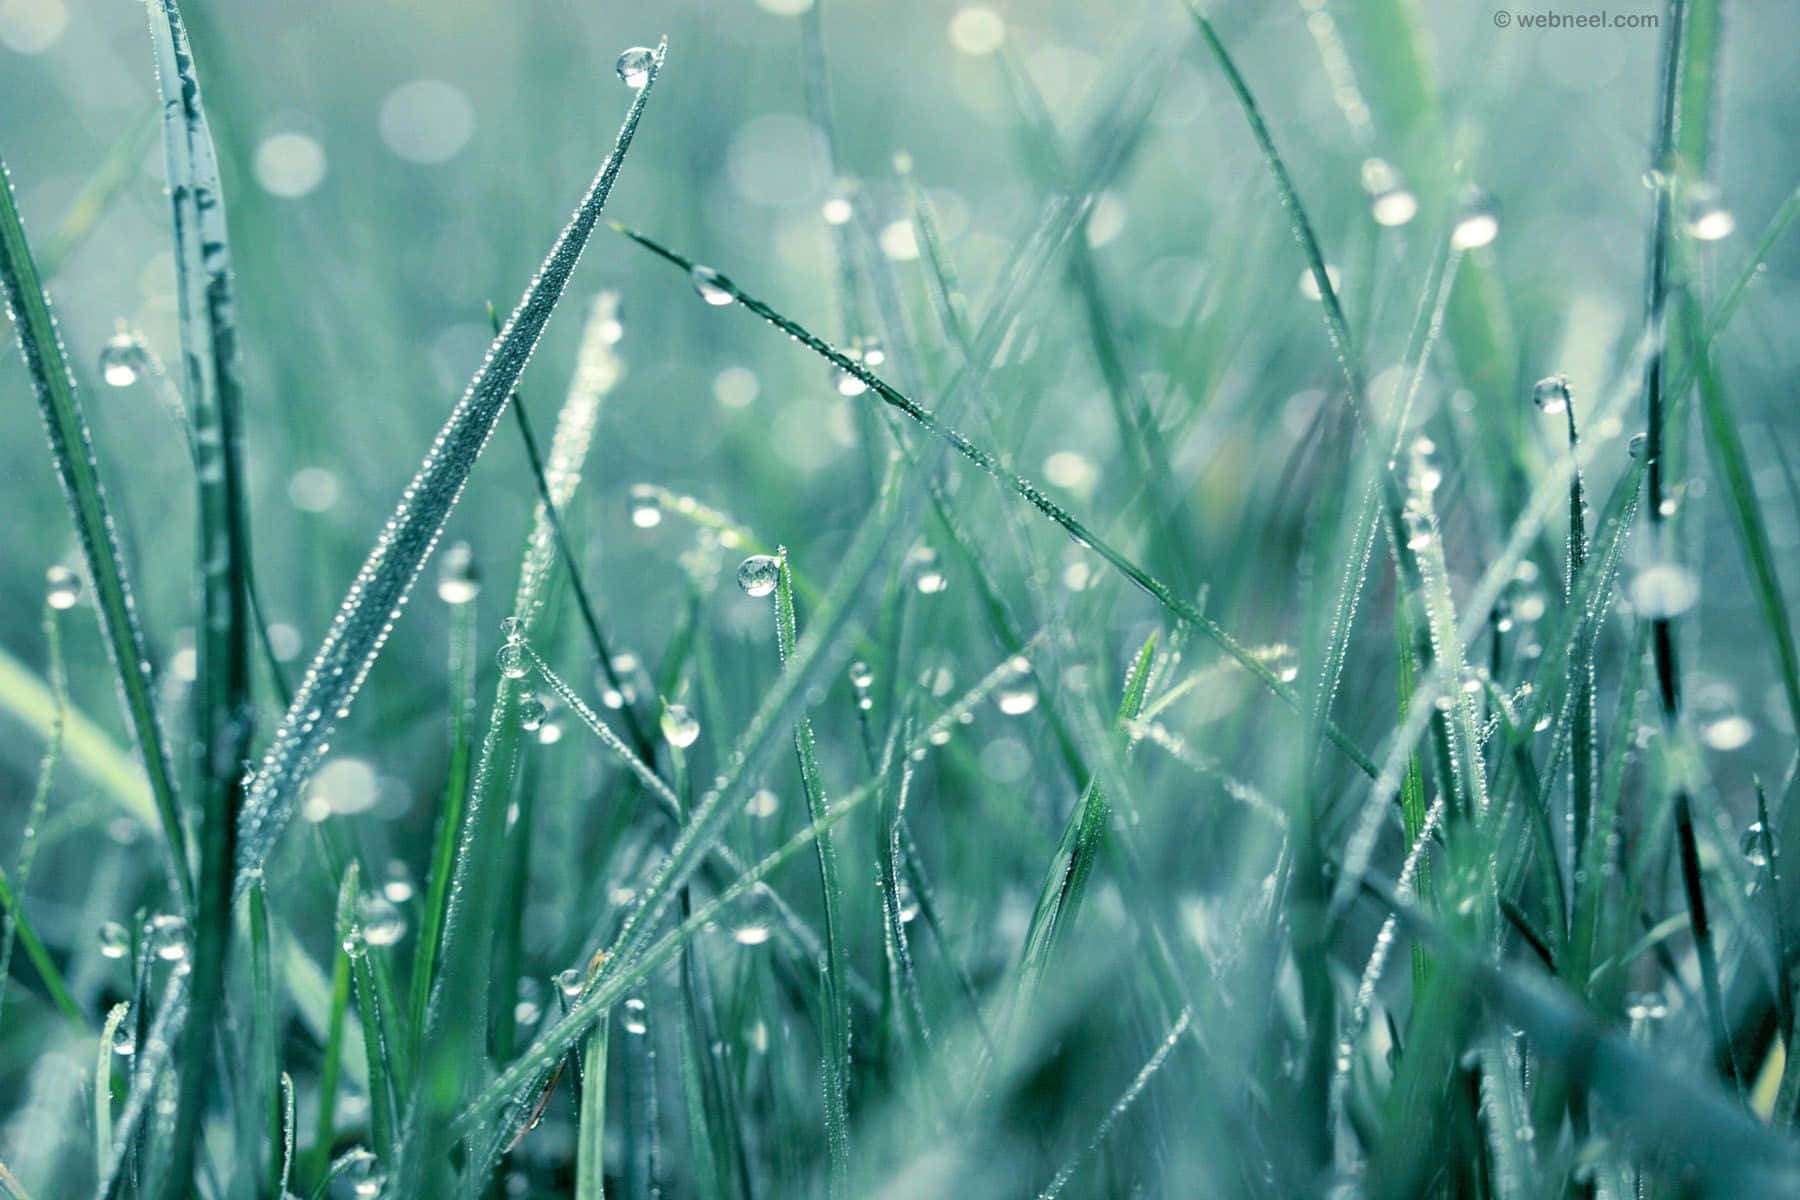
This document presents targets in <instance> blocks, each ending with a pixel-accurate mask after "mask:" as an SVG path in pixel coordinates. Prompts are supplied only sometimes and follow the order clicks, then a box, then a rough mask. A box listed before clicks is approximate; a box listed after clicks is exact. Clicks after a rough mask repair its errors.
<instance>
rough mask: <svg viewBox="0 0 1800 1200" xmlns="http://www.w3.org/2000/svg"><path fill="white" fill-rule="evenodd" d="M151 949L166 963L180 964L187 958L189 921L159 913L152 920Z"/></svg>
mask: <svg viewBox="0 0 1800 1200" xmlns="http://www.w3.org/2000/svg"><path fill="white" fill-rule="evenodd" d="M150 949H151V950H153V951H154V952H155V953H156V957H158V958H160V959H162V960H163V961H165V962H180V961H181V960H182V959H184V958H186V957H187V956H188V923H187V919H186V918H184V917H181V916H177V915H176V914H175V913H158V914H157V915H156V916H154V917H152V918H150Z"/></svg>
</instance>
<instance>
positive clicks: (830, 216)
mask: <svg viewBox="0 0 1800 1200" xmlns="http://www.w3.org/2000/svg"><path fill="white" fill-rule="evenodd" d="M819 215H820V216H822V217H824V218H825V223H826V224H827V225H848V224H849V223H850V218H851V217H854V216H855V215H856V209H855V207H854V206H852V205H851V203H850V198H849V197H848V196H831V197H828V198H827V199H826V201H825V203H824V204H822V205H820V206H819Z"/></svg>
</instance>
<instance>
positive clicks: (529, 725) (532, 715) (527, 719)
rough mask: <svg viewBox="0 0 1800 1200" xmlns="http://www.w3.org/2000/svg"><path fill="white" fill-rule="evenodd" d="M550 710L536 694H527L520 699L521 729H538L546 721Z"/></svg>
mask: <svg viewBox="0 0 1800 1200" xmlns="http://www.w3.org/2000/svg"><path fill="white" fill-rule="evenodd" d="M549 713H550V710H549V708H548V707H546V706H545V704H544V702H543V701H542V700H540V699H538V698H537V697H536V696H527V697H525V699H523V700H521V701H519V727H520V728H521V729H537V728H538V727H539V726H541V725H542V724H543V723H544V718H545V717H546V716H548V715H549Z"/></svg>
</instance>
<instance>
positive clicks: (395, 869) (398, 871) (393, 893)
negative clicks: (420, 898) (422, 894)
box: [381, 858, 417, 904]
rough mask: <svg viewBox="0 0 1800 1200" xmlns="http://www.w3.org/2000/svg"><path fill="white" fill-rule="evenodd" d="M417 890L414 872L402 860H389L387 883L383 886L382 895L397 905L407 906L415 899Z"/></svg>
mask: <svg viewBox="0 0 1800 1200" xmlns="http://www.w3.org/2000/svg"><path fill="white" fill-rule="evenodd" d="M416 891H417V889H416V888H415V887H414V886H413V879H412V872H411V871H410V870H408V869H407V866H406V864H405V863H404V862H402V861H401V860H400V859H397V858H394V859H389V860H388V865H387V882H386V883H384V884H382V885H381V894H382V895H384V896H386V897H387V898H388V899H389V900H392V901H393V902H394V903H395V904H405V903H406V902H407V901H408V900H411V899H412V898H413V895H414V893H415V892H416Z"/></svg>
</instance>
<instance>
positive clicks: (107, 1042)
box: [94, 1004, 131, 1178]
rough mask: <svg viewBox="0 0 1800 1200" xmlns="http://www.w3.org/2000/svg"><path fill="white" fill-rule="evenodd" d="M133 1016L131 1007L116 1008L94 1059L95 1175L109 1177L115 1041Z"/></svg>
mask: <svg viewBox="0 0 1800 1200" xmlns="http://www.w3.org/2000/svg"><path fill="white" fill-rule="evenodd" d="M130 1015H131V1005H129V1004H115V1005H113V1006H112V1009H111V1010H110V1011H109V1012H108V1013H107V1014H106V1023H105V1024H104V1025H102V1026H101V1027H100V1044H99V1048H98V1049H96V1050H95V1052H94V1054H95V1058H94V1175H95V1177H96V1178H98V1177H100V1176H102V1175H104V1174H105V1173H106V1164H107V1163H109V1162H111V1161H112V1151H113V1132H112V1119H113V1069H112V1064H113V1054H114V1053H115V1051H114V1050H113V1039H114V1038H115V1037H117V1036H118V1033H119V1027H120V1026H121V1025H123V1024H124V1023H125V1020H126V1018H127V1017H129V1016H130Z"/></svg>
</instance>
